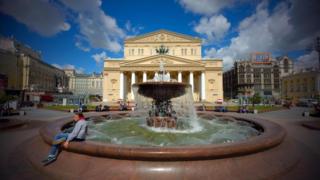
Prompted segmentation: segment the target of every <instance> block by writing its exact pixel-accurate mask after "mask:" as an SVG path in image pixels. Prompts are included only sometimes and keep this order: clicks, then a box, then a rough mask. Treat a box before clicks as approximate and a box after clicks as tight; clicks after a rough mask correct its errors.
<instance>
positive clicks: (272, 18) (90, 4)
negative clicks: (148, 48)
mask: <svg viewBox="0 0 320 180" xmlns="http://www.w3.org/2000/svg"><path fill="white" fill-rule="evenodd" d="M74 2H75V1H69V0H59V1H19V0H18V1H16V2H13V1H2V2H1V4H0V12H1V17H0V19H1V22H3V24H6V26H2V27H1V28H0V32H1V35H3V36H7V37H8V36H9V37H10V36H13V37H14V38H16V39H17V40H18V41H20V42H22V43H25V44H28V45H29V46H31V47H32V48H33V49H35V50H37V51H41V54H42V59H43V60H44V61H46V62H47V63H49V64H52V65H55V66H58V67H62V68H63V67H67V68H73V67H74V68H75V69H76V70H77V71H78V72H86V73H91V72H101V71H102V68H103V58H108V57H110V58H121V57H123V45H124V43H123V42H124V40H125V39H126V38H128V37H133V36H136V35H141V34H144V33H148V32H152V31H156V30H159V29H166V30H169V31H175V32H179V33H183V34H187V35H191V36H195V37H199V38H201V39H202V41H203V50H202V54H203V57H205V58H206V57H207V58H222V59H223V62H224V67H225V70H227V69H229V68H230V67H231V66H232V65H233V60H235V59H239V58H246V57H247V56H249V53H251V52H254V51H267V52H272V54H273V56H274V57H275V56H280V55H289V57H290V58H292V59H293V60H294V62H295V64H297V66H298V67H312V66H315V65H316V64H317V61H316V60H317V53H316V52H315V51H312V50H311V51H306V49H307V48H308V47H310V45H312V43H313V40H314V39H315V37H316V36H319V29H320V28H319V26H320V25H319V24H317V23H316V19H317V17H318V16H319V12H320V11H319V8H318V7H320V6H318V5H317V4H318V2H317V1H308V2H302V1H298V0H290V1H254V2H252V1H246V0H244V1H240V2H236V1H233V0H230V1H218V0H211V1H210V0H204V1H190V0H177V1H169V0H168V1H158V2H157V3H155V2H154V1H152V2H151V1H134V2H133V1H123V2H121V3H119V1H99V0H95V1H86V0H83V1H77V3H74ZM301 3H303V5H301ZM308 3H309V4H308ZM162 7H165V11H163V8H162ZM306 10H307V11H306Z"/></svg>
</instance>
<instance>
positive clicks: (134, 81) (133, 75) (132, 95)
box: [131, 72, 136, 100]
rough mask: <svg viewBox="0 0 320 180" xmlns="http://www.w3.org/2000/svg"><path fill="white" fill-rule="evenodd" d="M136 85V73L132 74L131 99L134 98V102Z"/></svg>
mask: <svg viewBox="0 0 320 180" xmlns="http://www.w3.org/2000/svg"><path fill="white" fill-rule="evenodd" d="M134 83H136V73H135V72H131V97H132V100H134V94H133V90H132V85H133V84H134Z"/></svg>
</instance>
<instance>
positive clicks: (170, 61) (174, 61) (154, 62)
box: [120, 55, 205, 67]
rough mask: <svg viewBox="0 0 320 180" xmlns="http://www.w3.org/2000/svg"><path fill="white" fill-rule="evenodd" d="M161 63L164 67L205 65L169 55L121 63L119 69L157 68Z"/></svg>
mask: <svg viewBox="0 0 320 180" xmlns="http://www.w3.org/2000/svg"><path fill="white" fill-rule="evenodd" d="M161 61H162V62H163V63H164V65H165V66H167V67H170V66H198V67H204V66H205V64H204V63H203V62H201V61H196V60H189V59H185V58H181V57H176V56H170V55H155V56H149V57H145V58H141V59H136V60H127V61H124V62H121V64H120V66H121V67H134V66H137V67H141V66H159V64H160V62H161Z"/></svg>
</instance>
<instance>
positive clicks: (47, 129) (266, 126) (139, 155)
mask: <svg viewBox="0 0 320 180" xmlns="http://www.w3.org/2000/svg"><path fill="white" fill-rule="evenodd" d="M207 113H209V114H211V113H212V112H206V113H204V114H207ZM213 114H219V113H213ZM225 117H232V118H235V119H237V120H243V121H248V122H251V123H253V124H256V125H257V126H260V127H261V128H262V129H263V133H262V134H261V135H259V136H255V137H252V138H249V139H248V140H245V141H239V142H234V143H223V144H212V145H197V146H170V147H140V146H129V145H117V144H106V143H101V142H94V141H89V140H87V141H84V142H71V143H70V145H69V147H68V149H65V150H67V151H70V152H74V153H80V154H86V155H91V156H98V157H106V158H115V159H135V160H147V161H155V160H158V161H161V160H165V161H168V160H172V161H177V160H181V161H183V160H203V159H219V158H228V157H234V156H242V155H247V154H252V153H257V152H261V151H264V150H267V149H270V148H273V147H275V146H277V145H279V144H280V143H281V142H282V141H283V140H284V138H285V135H286V132H285V130H284V129H283V128H282V127H281V126H280V125H278V124H276V123H273V122H270V121H268V120H264V119H258V118H242V117H239V116H237V115H228V116H225ZM71 121H72V120H70V119H60V120H57V121H55V122H52V123H49V124H48V125H47V126H44V127H42V128H41V129H40V130H39V132H40V135H41V137H42V139H43V140H44V141H45V142H46V143H48V144H49V145H51V143H52V141H53V137H54V135H56V134H57V133H58V132H60V130H61V128H62V127H63V126H64V125H66V124H67V123H70V122H71Z"/></svg>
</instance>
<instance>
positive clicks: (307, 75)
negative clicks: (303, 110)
mask: <svg viewBox="0 0 320 180" xmlns="http://www.w3.org/2000/svg"><path fill="white" fill-rule="evenodd" d="M282 98H283V99H291V100H292V101H293V102H295V103H296V102H298V101H299V99H319V98H320V72H319V71H305V72H299V73H295V74H292V75H289V76H286V77H284V78H283V79H282Z"/></svg>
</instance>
